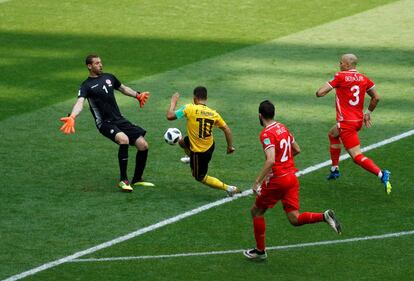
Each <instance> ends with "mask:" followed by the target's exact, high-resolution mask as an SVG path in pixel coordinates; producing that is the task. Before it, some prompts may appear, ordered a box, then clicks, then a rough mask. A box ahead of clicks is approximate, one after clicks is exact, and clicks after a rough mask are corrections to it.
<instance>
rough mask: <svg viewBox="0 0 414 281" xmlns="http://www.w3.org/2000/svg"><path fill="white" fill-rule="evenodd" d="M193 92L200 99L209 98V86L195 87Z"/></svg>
mask: <svg viewBox="0 0 414 281" xmlns="http://www.w3.org/2000/svg"><path fill="white" fill-rule="evenodd" d="M193 94H194V96H195V97H196V98H198V99H200V100H206V99H207V88H206V87H203V86H198V87H195V88H194V91H193Z"/></svg>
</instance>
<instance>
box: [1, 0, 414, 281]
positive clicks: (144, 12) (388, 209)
mask: <svg viewBox="0 0 414 281" xmlns="http://www.w3.org/2000/svg"><path fill="white" fill-rule="evenodd" d="M413 12H414V4H413V2H412V1H409V0H403V1H390V0H376V1H374V0H370V1H357V0H350V1H346V2H345V1H339V0H332V1H321V0H310V1H300V0H295V1H279V0H277V1H247V0H246V1H245V0H242V1H233V0H231V1H216V0H213V1H181V0H178V1H165V0H156V1H130V0H122V1H117V3H116V4H114V2H113V1H101V2H99V4H97V2H96V1H65V2H64V3H60V2H56V1H49V0H48V1H28V0H11V1H6V2H3V1H0V42H1V44H0V58H1V59H0V70H1V75H2V78H1V79H0V108H1V110H0V135H1V145H0V156H1V157H0V167H1V178H0V185H1V188H0V241H1V242H0V280H3V279H6V278H8V277H10V276H14V275H16V274H19V273H22V272H24V271H27V270H30V269H33V268H35V267H38V266H40V265H42V264H45V263H48V262H51V261H54V260H57V259H60V258H63V257H66V256H69V255H71V254H73V253H76V252H79V251H82V250H85V249H88V248H90V247H93V246H95V245H98V244H101V243H104V242H106V241H109V240H112V239H114V238H117V237H119V236H122V235H125V234H127V233H130V232H133V231H135V230H137V229H141V228H143V227H146V226H149V225H152V224H155V223H157V222H159V221H162V220H165V219H167V218H170V217H173V216H176V215H179V214H181V213H184V212H186V211H189V210H192V209H194V208H197V207H199V206H202V205H204V204H208V203H210V202H214V201H216V200H219V199H222V198H223V197H224V196H225V194H224V193H221V192H219V191H216V190H212V189H209V188H207V187H205V186H203V185H201V184H198V183H197V182H195V181H194V180H193V178H192V177H191V173H190V170H189V167H188V166H185V165H183V164H181V163H180V162H179V158H180V157H181V156H182V152H181V151H180V150H179V149H178V148H177V147H171V146H168V145H166V144H165V143H164V141H163V139H162V136H163V134H164V131H165V129H166V128H168V127H172V126H175V127H178V128H180V129H181V130H182V131H184V128H185V127H184V126H185V124H184V122H182V121H176V122H175V123H171V122H168V121H167V120H166V119H165V112H166V110H167V107H168V105H169V98H170V96H171V94H172V93H174V92H175V91H180V92H181V94H182V100H181V101H180V104H183V103H185V102H189V101H191V90H192V89H193V88H194V87H195V86H197V85H205V86H206V87H207V88H208V89H209V105H211V106H212V107H213V108H217V110H218V111H219V112H220V113H221V115H222V116H223V117H224V119H225V120H226V121H227V123H228V124H229V126H230V127H231V129H232V131H233V134H234V141H235V146H236V152H235V154H234V155H230V156H227V155H225V140H224V137H223V136H222V133H221V132H220V131H218V130H217V131H216V132H215V135H216V151H215V153H214V156H213V160H212V162H211V165H210V171H209V173H210V174H211V175H213V176H216V177H218V178H220V179H222V180H223V181H225V182H227V183H231V184H235V185H237V186H239V187H240V188H242V189H248V188H249V187H250V185H251V183H252V182H253V180H254V177H255V176H256V174H257V172H258V171H259V169H260V167H261V165H262V161H263V158H262V157H263V156H262V152H261V148H260V144H259V142H258V135H259V132H260V130H261V128H260V126H259V124H258V120H257V106H258V104H259V102H260V101H262V100H263V99H271V100H272V101H274V102H275V105H276V110H277V119H278V120H279V121H281V122H283V123H285V124H286V125H287V126H288V127H289V128H290V130H291V131H292V133H293V134H294V135H295V138H296V140H297V142H298V143H299V144H300V145H301V148H302V153H301V155H299V156H298V157H297V159H296V163H297V166H298V167H299V168H300V169H304V168H306V167H309V166H312V165H315V164H317V163H320V162H323V161H326V160H327V159H328V158H329V155H328V150H327V146H328V140H327V136H326V134H327V131H328V129H329V128H330V127H331V126H332V125H333V123H334V114H335V112H334V99H333V94H332V93H331V94H329V95H328V96H327V97H325V98H322V99H317V98H316V97H315V96H314V92H315V90H316V89H317V88H318V87H319V86H321V85H322V84H323V83H324V82H325V81H327V80H328V79H329V78H330V77H331V76H332V75H333V74H334V73H335V72H336V71H337V69H338V67H337V64H338V63H337V61H338V58H339V56H340V55H341V54H342V53H345V52H353V53H355V54H357V55H358V56H359V57H360V65H359V69H360V70H361V71H362V72H364V73H366V74H367V75H368V76H369V77H371V78H372V79H373V80H374V81H375V83H376V85H377V88H378V92H379V94H380V96H381V98H382V99H381V101H380V104H379V105H378V108H377V110H376V111H375V112H374V114H373V118H374V120H373V121H374V127H373V128H371V129H363V130H362V132H361V134H360V136H361V140H362V145H363V146H366V145H369V144H372V143H376V142H379V141H382V140H384V139H387V138H390V137H392V136H395V135H398V134H401V133H403V132H406V131H408V130H412V129H414V122H413V120H414V111H413V108H414V98H413V97H412V92H413V90H414V83H413V80H412V77H414V70H413V67H412V66H413V65H414V59H413V58H414V49H413V47H412V46H414V37H413V36H412V34H414V17H413V16H412V15H413ZM90 52H96V53H98V54H100V56H101V57H102V59H103V63H104V69H105V71H108V72H112V73H114V74H116V75H117V76H118V78H119V79H121V81H122V82H123V83H125V84H127V85H131V86H133V87H135V88H137V89H144V90H149V91H150V92H151V94H152V95H151V98H150V100H149V102H148V104H147V105H146V106H145V108H144V109H142V110H140V109H138V106H137V103H136V101H134V100H131V99H130V98H126V97H123V96H121V95H118V96H117V100H118V103H119V105H120V108H121V112H122V113H123V114H124V115H125V116H126V117H127V118H128V119H130V120H131V121H134V122H136V123H138V124H139V125H141V126H143V127H144V128H146V129H147V131H148V133H147V136H146V138H147V140H148V142H149V145H150V152H149V160H148V165H147V169H146V171H145V175H144V176H145V177H146V179H148V180H150V181H153V182H154V183H155V184H156V185H157V186H156V187H155V188H152V189H150V188H147V189H136V190H135V191H134V192H133V193H131V194H124V193H121V192H119V191H118V190H117V189H116V188H115V185H116V183H117V177H118V166H117V161H116V160H117V158H116V156H117V147H116V145H114V144H113V143H111V142H110V141H108V140H106V139H104V138H103V137H102V136H101V135H100V134H99V133H98V132H97V130H96V129H95V127H94V124H93V121H92V117H91V114H90V112H89V109H88V108H86V107H85V109H84V111H83V112H82V114H81V116H79V118H77V120H76V121H77V124H76V134H75V135H71V136H64V135H63V134H61V133H60V132H59V130H58V128H59V126H60V122H59V121H58V120H59V118H60V117H62V116H64V115H66V113H67V112H68V111H70V109H71V107H72V105H73V103H74V101H75V98H76V93H77V90H78V86H79V84H80V82H81V81H83V79H85V77H86V75H87V72H86V69H85V67H84V65H83V59H84V56H85V55H86V54H87V53H90ZM413 151H414V142H413V137H412V136H411V137H408V138H405V139H402V140H400V141H398V142H394V143H391V144H388V145H385V146H382V147H380V148H377V149H374V150H371V151H369V152H367V153H366V155H367V156H369V157H371V158H372V159H373V160H374V161H375V162H376V163H377V164H378V165H379V166H380V167H384V168H387V169H390V170H391V171H392V183H393V187H394V189H393V193H392V194H391V196H386V195H385V194H384V192H383V189H382V186H381V184H380V183H379V181H378V179H376V178H375V177H374V176H372V175H370V174H368V173H367V172H365V171H363V170H362V169H361V168H359V167H358V166H356V165H355V164H353V163H352V161H351V160H349V159H348V160H345V161H343V162H342V163H341V170H342V175H343V176H342V177H341V179H340V180H339V181H336V182H326V181H325V179H324V178H325V176H326V172H327V169H326V168H324V169H320V170H317V171H315V172H312V173H310V174H307V175H304V176H302V177H301V178H300V182H301V194H300V195H301V209H302V210H303V211H323V210H325V209H327V208H332V209H334V210H335V212H336V214H337V215H338V217H339V218H340V220H341V222H342V224H343V228H344V231H343V235H341V236H337V235H335V233H333V232H332V230H331V229H329V228H328V227H327V226H326V225H320V224H319V225H308V226H304V227H300V228H294V227H292V226H290V225H289V224H288V222H287V220H286V218H285V215H284V213H283V211H282V209H281V207H280V206H279V205H278V206H276V207H275V209H274V210H271V211H269V213H268V214H267V215H266V219H267V221H268V224H267V245H268V246H281V245H292V244H301V243H307V242H318V241H327V240H338V239H351V238H356V237H365V236H373V235H383V234H387V233H396V232H402V231H411V230H414V208H413V204H412V198H413V196H414V189H413V187H412V182H413V181H414V176H413V174H411V171H412V169H413V168H414V155H413ZM134 154H135V153H134V151H133V149H132V148H131V149H130V159H131V161H130V175H131V174H132V168H133V164H134V163H133V162H134V161H133V159H134V157H133V156H134ZM252 202H253V197H244V198H241V199H238V200H235V201H233V202H231V203H228V204H224V205H221V206H218V207H215V208H212V209H209V210H208V211H205V212H202V213H200V214H197V215H195V216H192V217H189V218H186V219H184V220H181V221H178V222H176V223H174V224H171V225H168V226H165V227H162V228H160V229H157V230H155V231H152V232H149V233H146V234H143V235H141V236H138V237H135V238H133V239H130V240H128V241H125V242H122V243H120V244H116V245H113V246H112V247H109V248H106V249H104V250H100V251H97V252H94V253H92V254H90V255H86V256H83V257H82V258H113V257H126V256H145V255H171V254H178V253H194V252H211V251H225V250H238V249H245V248H249V247H252V246H253V245H254V238H253V230H252V225H251V219H250V215H249V208H250V206H251V204H252ZM413 248H414V237H413V235H407V236H402V237H395V238H387V239H378V240H368V241H359V242H353V243H346V244H332V245H319V246H313V247H306V248H292V249H285V250H274V251H269V259H268V261H266V262H264V263H251V262H249V261H246V260H245V259H244V258H243V256H242V255H241V253H229V254H220V255H219V254H217V255H202V256H197V257H176V258H163V259H159V258H158V259H147V260H125V261H105V262H104V261H100V262H83V263H80V262H68V263H64V264H61V265H59V266H56V267H53V268H50V269H47V270H44V271H41V272H39V273H36V274H33V275H30V276H28V277H26V278H25V279H24V280H42V281H43V280H121V281H122V280H251V279H256V280H274V279H275V278H277V279H278V280H387V281H388V280H410V279H411V278H412V277H411V276H413V273H414V271H413V266H412V261H413V260H414V255H413V251H412V249H413Z"/></svg>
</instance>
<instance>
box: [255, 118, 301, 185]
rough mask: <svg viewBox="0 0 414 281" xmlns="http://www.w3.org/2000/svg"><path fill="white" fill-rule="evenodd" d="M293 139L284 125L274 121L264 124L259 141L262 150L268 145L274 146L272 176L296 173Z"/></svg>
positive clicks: (268, 146)
mask: <svg viewBox="0 0 414 281" xmlns="http://www.w3.org/2000/svg"><path fill="white" fill-rule="evenodd" d="M294 141H295V139H294V137H293V135H292V134H291V133H290V132H289V130H288V129H287V128H286V127H285V125H283V124H281V123H278V122H275V123H273V124H270V125H268V126H266V127H265V128H264V129H263V130H262V132H261V134H260V142H261V143H262V146H263V150H266V149H268V148H270V147H274V148H275V154H276V155H275V163H274V164H273V166H272V175H270V178H272V177H281V176H284V175H287V174H292V173H296V172H297V171H298V169H297V168H296V166H295V162H294V161H293V155H292V143H294Z"/></svg>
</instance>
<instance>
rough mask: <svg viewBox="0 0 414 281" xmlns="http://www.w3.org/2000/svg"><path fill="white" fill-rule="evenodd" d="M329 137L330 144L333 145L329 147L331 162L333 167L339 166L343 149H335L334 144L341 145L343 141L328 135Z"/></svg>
mask: <svg viewBox="0 0 414 281" xmlns="http://www.w3.org/2000/svg"><path fill="white" fill-rule="evenodd" d="M328 137H329V143H330V144H331V145H330V146H329V152H330V153H331V161H332V166H338V165H339V156H340V155H341V148H334V147H332V145H333V144H341V141H340V140H339V138H335V137H333V136H331V135H329V134H328Z"/></svg>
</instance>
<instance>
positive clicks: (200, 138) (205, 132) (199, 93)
mask: <svg viewBox="0 0 414 281" xmlns="http://www.w3.org/2000/svg"><path fill="white" fill-rule="evenodd" d="M193 94H194V97H193V99H194V103H193V104H186V105H184V106H182V107H180V108H179V109H178V110H176V109H175V108H176V106H177V101H178V99H179V98H180V94H179V93H175V94H174V95H173V96H172V97H171V104H170V108H169V109H168V111H167V119H168V120H171V121H172V120H176V119H180V118H183V117H185V118H187V135H188V136H186V137H184V138H182V139H180V141H179V144H180V146H181V147H182V148H183V149H184V151H185V152H186V154H187V155H188V156H190V167H191V171H192V174H193V177H194V178H195V179H196V180H197V181H199V182H202V183H203V184H205V185H208V186H210V187H212V188H216V189H221V190H225V191H226V192H227V194H228V195H229V196H233V195H234V194H236V193H240V191H239V189H238V188H237V187H235V186H231V185H227V184H225V183H223V182H222V181H220V180H219V179H217V178H214V177H212V176H209V175H207V170H208V163H209V162H210V160H211V157H212V156H213V151H214V137H213V127H218V128H220V129H221V130H223V132H224V136H225V137H226V142H227V154H230V153H233V152H234V150H235V149H234V147H233V135H232V133H231V130H230V128H229V127H228V126H227V124H226V122H225V121H224V120H223V118H221V116H220V114H218V113H217V112H216V111H215V110H213V109H211V108H209V107H207V105H206V103H207V89H206V88H205V87H202V86H199V87H196V88H195V89H194V92H193Z"/></svg>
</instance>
